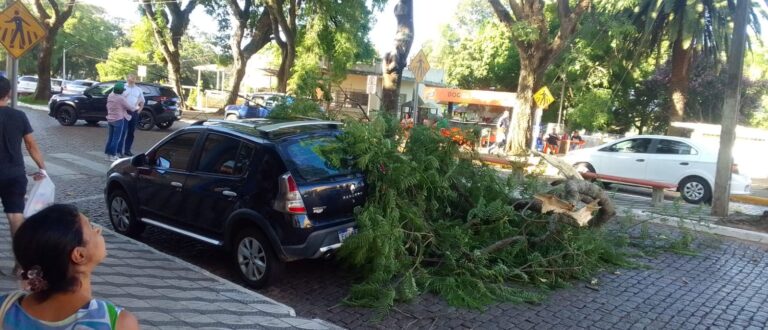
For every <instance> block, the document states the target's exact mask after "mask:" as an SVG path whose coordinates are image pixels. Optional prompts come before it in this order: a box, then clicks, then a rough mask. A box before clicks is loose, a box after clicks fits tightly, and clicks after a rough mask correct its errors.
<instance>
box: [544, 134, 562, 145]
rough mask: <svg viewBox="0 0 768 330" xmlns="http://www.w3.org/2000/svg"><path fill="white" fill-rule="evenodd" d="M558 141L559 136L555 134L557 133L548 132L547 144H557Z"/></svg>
mask: <svg viewBox="0 0 768 330" xmlns="http://www.w3.org/2000/svg"><path fill="white" fill-rule="evenodd" d="M558 141H560V137H559V136H557V134H552V133H550V134H549V136H547V143H549V144H557V142H558Z"/></svg>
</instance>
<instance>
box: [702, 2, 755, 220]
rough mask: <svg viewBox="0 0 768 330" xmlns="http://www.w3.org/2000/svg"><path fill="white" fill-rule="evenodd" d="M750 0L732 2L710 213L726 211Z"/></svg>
mask: <svg viewBox="0 0 768 330" xmlns="http://www.w3.org/2000/svg"><path fill="white" fill-rule="evenodd" d="M751 2H752V1H750V0H739V2H738V3H737V4H736V15H735V16H736V17H735V18H734V21H735V22H734V28H733V38H732V39H731V40H732V43H731V49H730V50H729V51H728V76H727V78H726V79H727V80H726V85H725V100H724V101H723V109H722V114H723V125H722V128H721V130H720V151H719V152H718V153H717V170H716V173H715V187H714V189H713V194H712V215H715V216H720V217H724V216H727V215H728V203H729V201H730V196H731V190H730V186H731V185H730V182H731V166H733V156H732V152H733V144H734V142H735V141H736V123H737V120H738V117H739V103H740V102H741V77H742V73H743V70H744V48H745V46H746V41H747V22H748V21H749V16H748V12H749V6H750V3H751Z"/></svg>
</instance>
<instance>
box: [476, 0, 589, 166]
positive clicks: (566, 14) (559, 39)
mask: <svg viewBox="0 0 768 330" xmlns="http://www.w3.org/2000/svg"><path fill="white" fill-rule="evenodd" d="M488 3H489V4H490V5H491V8H493V11H494V13H496V17H498V19H499V21H501V23H503V24H504V25H505V26H506V27H507V28H508V29H510V30H513V31H515V30H516V29H519V27H520V23H523V24H525V26H527V27H529V28H530V29H531V32H532V33H535V34H537V35H536V38H534V39H527V38H526V39H514V38H513V41H514V42H515V45H516V46H517V49H518V51H519V52H520V54H524V55H525V56H520V78H519V82H518V86H517V98H518V103H519V109H514V110H513V112H512V117H511V119H510V122H511V123H510V129H509V132H508V133H507V146H506V148H507V151H508V152H509V153H511V154H513V155H523V154H527V153H528V147H529V146H530V143H529V142H530V140H529V139H530V138H531V136H530V135H531V118H532V116H531V114H532V113H533V111H534V110H535V107H536V105H535V104H534V103H533V93H534V92H535V91H536V89H538V88H539V87H541V86H542V85H543V82H542V81H543V77H544V72H545V71H546V70H547V67H549V65H550V64H551V63H552V62H553V61H554V60H555V59H556V58H557V57H558V56H560V54H561V53H562V52H563V49H564V48H565V46H566V45H567V44H568V43H569V42H570V40H571V39H572V38H573V36H574V34H576V29H577V26H578V23H579V20H580V19H581V16H582V15H583V14H584V13H585V12H586V11H587V9H588V8H589V7H590V6H591V5H592V1H591V0H578V1H576V2H575V7H573V8H571V4H570V2H569V0H557V16H556V17H557V19H558V20H559V21H560V22H559V23H560V24H559V30H558V32H557V35H555V36H554V38H553V37H552V36H551V31H550V26H551V24H550V22H548V18H549V17H552V16H551V15H549V14H548V13H547V12H546V10H545V9H546V6H545V1H543V0H509V1H508V6H506V5H504V4H502V3H501V1H500V0H488ZM512 35H513V36H514V35H517V33H512Z"/></svg>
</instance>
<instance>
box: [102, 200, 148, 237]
mask: <svg viewBox="0 0 768 330" xmlns="http://www.w3.org/2000/svg"><path fill="white" fill-rule="evenodd" d="M134 210H135V208H133V207H132V206H131V202H130V199H129V198H128V195H127V194H126V193H125V192H124V191H122V190H115V191H113V192H111V193H110V194H109V220H110V222H112V228H114V229H115V231H116V232H118V233H120V234H123V235H125V236H130V237H136V236H138V235H140V234H141V233H142V232H143V231H144V227H145V226H144V223H141V222H139V219H138V217H137V216H136V212H134Z"/></svg>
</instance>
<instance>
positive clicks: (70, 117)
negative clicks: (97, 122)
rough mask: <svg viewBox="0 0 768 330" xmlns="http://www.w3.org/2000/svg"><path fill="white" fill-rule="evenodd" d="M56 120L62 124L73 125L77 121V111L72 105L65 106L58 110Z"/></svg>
mask: <svg viewBox="0 0 768 330" xmlns="http://www.w3.org/2000/svg"><path fill="white" fill-rule="evenodd" d="M56 120H58V121H59V124H61V125H62V126H72V125H74V124H75V123H76V122H77V113H75V109H73V108H72V107H70V106H63V107H61V108H59V110H57V111H56Z"/></svg>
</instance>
